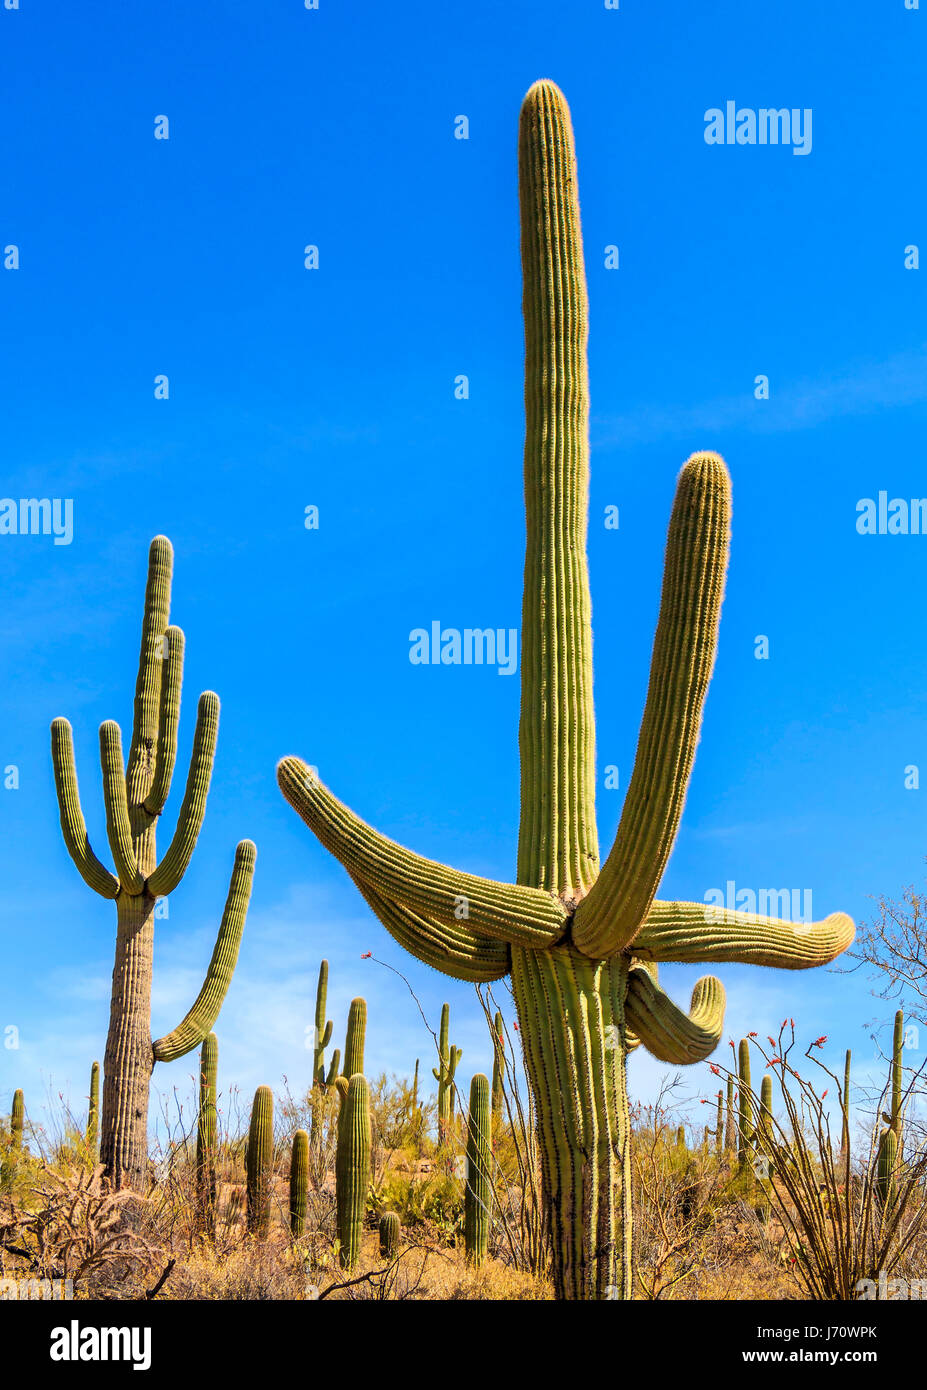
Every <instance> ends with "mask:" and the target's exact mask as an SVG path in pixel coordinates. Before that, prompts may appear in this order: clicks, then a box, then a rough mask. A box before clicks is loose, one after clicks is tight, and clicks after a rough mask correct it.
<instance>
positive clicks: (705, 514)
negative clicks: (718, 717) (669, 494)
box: [573, 454, 731, 958]
mask: <svg viewBox="0 0 927 1390" xmlns="http://www.w3.org/2000/svg"><path fill="white" fill-rule="evenodd" d="M730 513H731V494H730V479H729V478H728V473H727V469H726V468H725V466H724V463H723V462H722V460H721V459H720V458H719V457H718V456H717V454H693V456H692V457H691V458H690V459H689V460H688V462H687V463H686V464H685V466H684V467H683V469H682V472H681V474H680V476H679V483H678V485H677V488H676V498H675V501H674V503H673V512H672V516H671V519H670V525H669V535H668V538H667V542H666V560H665V565H664V576H663V595H662V599H661V602H660V617H659V621H658V623H657V632H656V637H655V639H654V644H653V656H652V659H651V665H650V686H649V689H648V691H647V702H646V705H645V707H644V717H643V721H642V723H641V730H640V735H639V738H638V743H637V756H636V758H635V760H634V772H633V774H632V777H631V782H630V785H629V787H628V793H627V797H626V799H625V803H624V809H623V810H622V813H621V822H620V824H619V826H618V833H617V835H616V837H615V843H614V845H613V847H612V850H611V853H610V854H609V856H608V858H607V859H606V861H605V863H604V864H603V866H602V872H601V873H600V875H599V877H598V878H597V879H596V881H595V883H594V884H593V885H592V887H591V889H590V890H589V893H588V894H587V896H586V897H585V898H584V899H583V901H582V902H581V903H580V904H579V907H578V908H577V910H576V917H575V921H574V924H573V941H574V943H575V944H576V945H577V946H578V947H579V949H580V950H581V951H583V952H584V953H585V954H587V955H589V956H593V957H596V958H601V957H603V956H610V955H613V954H614V953H615V952H616V951H620V950H623V949H624V948H625V947H626V946H628V945H629V944H630V943H631V942H632V941H633V940H634V937H635V936H636V934H637V932H638V931H639V929H640V927H641V925H642V924H643V922H644V919H645V918H646V916H647V913H648V911H649V909H650V906H651V903H652V902H653V898H654V894H655V893H656V891H657V887H658V886H659V883H660V879H661V878H662V877H663V871H664V869H665V868H666V865H667V861H668V860H669V856H670V852H671V850H672V848H673V842H674V841H675V839H676V831H677V829H678V827H679V819H680V816H681V815H682V808H683V804H684V802H685V798H686V789H687V787H688V784H689V774H690V773H691V771H692V765H693V763H694V761H695V749H696V745H697V744H698V739H699V733H700V731H701V724H702V706H703V704H704V702H705V696H706V694H707V693H708V684H709V681H710V680H711V672H712V667H713V666H714V660H715V649H716V646H717V639H718V623H719V620H720V617H721V600H722V598H723V596H724V574H725V570H726V568H727V557H728V550H729V537H730Z"/></svg>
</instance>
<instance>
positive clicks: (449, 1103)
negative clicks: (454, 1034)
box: [431, 1004, 463, 1148]
mask: <svg viewBox="0 0 927 1390" xmlns="http://www.w3.org/2000/svg"><path fill="white" fill-rule="evenodd" d="M450 1030H451V1006H450V1004H443V1005H442V1006H441V1028H440V1032H439V1033H438V1065H437V1066H436V1067H432V1069H431V1071H432V1075H433V1076H434V1079H435V1081H437V1083H438V1145H439V1147H440V1148H443V1147H444V1146H445V1145H446V1144H448V1143H449V1142H450V1139H451V1124H452V1121H453V1118H454V1089H455V1083H454V1077H455V1075H456V1073H457V1064H458V1063H459V1061H460V1059H461V1057H462V1056H463V1049H462V1048H459V1047H452V1046H451V1045H450V1043H449V1041H448V1039H449V1038H450Z"/></svg>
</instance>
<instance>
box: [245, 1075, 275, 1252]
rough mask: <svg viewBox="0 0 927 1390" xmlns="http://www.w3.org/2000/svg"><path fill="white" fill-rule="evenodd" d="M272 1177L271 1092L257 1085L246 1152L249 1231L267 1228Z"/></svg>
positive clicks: (261, 1232) (260, 1231)
mask: <svg viewBox="0 0 927 1390" xmlns="http://www.w3.org/2000/svg"><path fill="white" fill-rule="evenodd" d="M273 1180H274V1096H273V1092H272V1091H271V1089H270V1087H269V1086H258V1088H257V1090H256V1091H255V1093H254V1103H253V1105H252V1106H251V1126H250V1128H249V1130H248V1155H247V1226H248V1232H249V1234H250V1235H255V1236H265V1235H266V1234H267V1232H268V1230H269V1228H270V1203H271V1196H272V1193H273Z"/></svg>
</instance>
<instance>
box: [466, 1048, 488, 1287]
mask: <svg viewBox="0 0 927 1390" xmlns="http://www.w3.org/2000/svg"><path fill="white" fill-rule="evenodd" d="M491 1118H492V1117H491V1110H490V1097H489V1079H488V1078H487V1077H485V1076H483V1075H482V1074H480V1073H477V1075H476V1076H474V1077H473V1079H472V1081H471V1082H470V1107H469V1110H468V1112H467V1187H466V1191H465V1193H464V1245H465V1248H466V1252H467V1259H468V1260H469V1262H470V1263H471V1264H472V1265H476V1266H479V1265H481V1264H482V1263H483V1261H484V1260H485V1259H486V1256H487V1253H488V1251H489V1223H490V1218H491V1216H492V1139H491V1137H490V1135H491Z"/></svg>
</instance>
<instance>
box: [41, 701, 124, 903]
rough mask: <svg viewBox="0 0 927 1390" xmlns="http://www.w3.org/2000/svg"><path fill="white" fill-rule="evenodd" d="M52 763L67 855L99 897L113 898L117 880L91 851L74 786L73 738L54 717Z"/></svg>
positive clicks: (116, 893)
mask: <svg viewBox="0 0 927 1390" xmlns="http://www.w3.org/2000/svg"><path fill="white" fill-rule="evenodd" d="M51 749H52V764H53V766H54V769H55V791H56V792H57V794H58V810H59V812H60V814H61V833H62V835H63V836H64V843H65V845H66V847H67V851H68V854H70V856H71V858H72V859H73V860H74V863H75V864H76V866H77V869H78V872H79V873H80V876H81V878H82V879H83V880H84V882H85V883H86V884H87V886H88V887H90V888H92V889H93V890H94V892H96V893H99V894H100V896H101V897H103V898H115V897H117V896H118V893H119V880H118V878H116V876H115V874H112V873H110V871H109V869H108V868H107V867H106V865H105V864H102V863H101V862H100V860H99V859H98V858H97V856H96V855H95V854H94V852H93V848H92V846H91V844H90V838H89V836H88V834H87V826H86V823H85V821H84V813H83V811H82V810H81V804H80V792H79V791H78V789H77V770H76V768H75V766H74V739H73V736H72V733H71V725H70V724H69V723H68V721H67V720H66V719H54V720H53V721H52V726H51Z"/></svg>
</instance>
